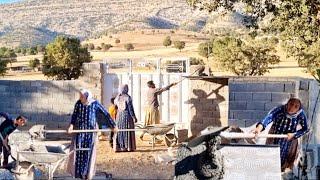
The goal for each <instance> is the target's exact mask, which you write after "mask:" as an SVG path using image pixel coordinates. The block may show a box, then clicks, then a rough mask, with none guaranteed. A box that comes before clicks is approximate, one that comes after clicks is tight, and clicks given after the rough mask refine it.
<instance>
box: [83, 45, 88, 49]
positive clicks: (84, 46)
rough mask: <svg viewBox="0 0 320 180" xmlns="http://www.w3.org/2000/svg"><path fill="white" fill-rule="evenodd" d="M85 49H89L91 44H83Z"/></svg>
mask: <svg viewBox="0 0 320 180" xmlns="http://www.w3.org/2000/svg"><path fill="white" fill-rule="evenodd" d="M81 46H82V47H83V48H86V49H89V44H82V45H81Z"/></svg>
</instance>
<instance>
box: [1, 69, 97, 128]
mask: <svg viewBox="0 0 320 180" xmlns="http://www.w3.org/2000/svg"><path fill="white" fill-rule="evenodd" d="M84 67H85V68H84V69H85V71H84V72H85V73H84V76H83V77H81V78H80V79H79V80H71V81H9V80H0V95H1V100H0V112H7V113H9V114H11V115H12V116H14V117H15V116H17V115H19V114H22V115H25V116H26V117H28V119H29V120H30V121H29V122H28V126H26V127H25V128H29V127H30V126H31V125H33V124H45V125H47V126H48V127H51V128H65V127H66V126H67V125H68V124H69V122H70V116H71V114H72V112H73V108H74V104H75V102H76V101H77V99H78V98H79V94H78V90H79V89H80V87H83V88H87V89H89V90H91V91H92V92H93V93H94V95H95V97H96V98H97V99H98V100H100V99H101V81H100V79H101V78H100V77H101V73H100V72H101V68H102V67H101V66H100V64H98V65H96V64H85V65H84Z"/></svg>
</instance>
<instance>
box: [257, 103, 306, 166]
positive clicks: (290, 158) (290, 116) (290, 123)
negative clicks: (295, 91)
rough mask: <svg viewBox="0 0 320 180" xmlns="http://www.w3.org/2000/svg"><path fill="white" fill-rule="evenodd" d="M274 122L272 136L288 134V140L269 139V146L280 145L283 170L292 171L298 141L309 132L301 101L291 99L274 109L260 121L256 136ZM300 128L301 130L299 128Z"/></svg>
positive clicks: (271, 130)
mask: <svg viewBox="0 0 320 180" xmlns="http://www.w3.org/2000/svg"><path fill="white" fill-rule="evenodd" d="M271 122H273V124H272V126H271V129H270V131H269V133H270V134H287V136H288V137H287V138H286V139H284V138H282V139H279V138H274V139H268V140H267V144H278V145H280V157H281V170H282V171H284V170H285V169H286V168H290V169H292V167H293V163H294V160H295V157H296V154H297V145H298V141H297V139H298V138H299V137H301V136H303V135H304V134H305V133H306V132H307V131H308V125H307V117H306V115H305V112H304V110H303V109H302V105H301V101H300V100H299V99H297V98H290V99H289V100H288V102H287V104H285V105H281V106H279V107H276V108H274V109H272V110H271V111H270V112H269V113H268V115H267V116H266V117H265V118H264V119H263V120H262V121H260V122H259V123H258V124H257V126H256V129H255V130H254V133H255V134H259V133H260V132H261V131H263V130H264V129H265V128H266V127H267V125H268V124H270V123H271ZM298 125H299V126H300V129H298V128H297V127H299V126H298Z"/></svg>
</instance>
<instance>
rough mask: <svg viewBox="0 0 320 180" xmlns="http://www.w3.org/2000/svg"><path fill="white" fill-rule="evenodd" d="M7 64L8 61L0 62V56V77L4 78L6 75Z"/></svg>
mask: <svg viewBox="0 0 320 180" xmlns="http://www.w3.org/2000/svg"><path fill="white" fill-rule="evenodd" d="M7 64H8V61H7V60H2V59H1V56H0V75H1V76H4V75H5V74H6V72H7V70H8V68H7Z"/></svg>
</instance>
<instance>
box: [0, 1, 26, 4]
mask: <svg viewBox="0 0 320 180" xmlns="http://www.w3.org/2000/svg"><path fill="white" fill-rule="evenodd" d="M17 1H21V0H0V4H3V3H12V2H17Z"/></svg>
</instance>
